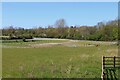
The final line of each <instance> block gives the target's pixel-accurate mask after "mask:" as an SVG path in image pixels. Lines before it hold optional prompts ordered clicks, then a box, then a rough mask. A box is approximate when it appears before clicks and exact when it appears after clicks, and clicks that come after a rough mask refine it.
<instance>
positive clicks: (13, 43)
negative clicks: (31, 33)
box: [2, 40, 68, 47]
mask: <svg viewBox="0 0 120 80" xmlns="http://www.w3.org/2000/svg"><path fill="white" fill-rule="evenodd" d="M67 41H68V40H34V41H28V42H23V41H22V40H17V42H16V40H3V41H2V42H3V43H2V45H3V46H16V47H17V46H19V47H27V46H28V45H32V44H37V43H38V44H40V43H61V42H67Z"/></svg>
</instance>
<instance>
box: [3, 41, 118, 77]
mask: <svg viewBox="0 0 120 80" xmlns="http://www.w3.org/2000/svg"><path fill="white" fill-rule="evenodd" d="M80 43H81V42H78V44H80ZM117 50H118V46H116V45H100V46H98V47H96V46H91V47H85V46H80V47H66V46H53V47H45V48H42V47H41V48H3V52H2V53H3V54H2V58H3V59H2V60H3V65H2V67H3V78H8V77H9V78H11V77H16V78H26V77H27V78H29V77H35V78H46V77H47V78H63V77H64V78H101V66H102V65H101V64H102V62H101V61H102V56H103V55H105V56H115V55H117V54H118V52H117Z"/></svg>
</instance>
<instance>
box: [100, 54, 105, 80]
mask: <svg viewBox="0 0 120 80" xmlns="http://www.w3.org/2000/svg"><path fill="white" fill-rule="evenodd" d="M104 76H105V75H104V56H102V75H101V77H102V80H104Z"/></svg>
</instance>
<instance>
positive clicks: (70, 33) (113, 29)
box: [1, 19, 120, 41]
mask: <svg viewBox="0 0 120 80" xmlns="http://www.w3.org/2000/svg"><path fill="white" fill-rule="evenodd" d="M1 30H2V36H9V39H23V38H24V39H32V38H33V37H40V38H60V39H75V40H94V41H114V40H118V39H120V37H119V36H118V35H119V34H118V32H119V30H118V20H112V21H108V22H99V23H98V24H97V25H95V26H67V25H66V21H65V20H64V19H59V20H57V21H56V22H55V24H54V25H49V26H48V27H47V28H43V27H38V28H31V29H25V28H21V27H17V28H15V27H13V26H9V27H8V28H3V29H1ZM3 39H8V38H3Z"/></svg>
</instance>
